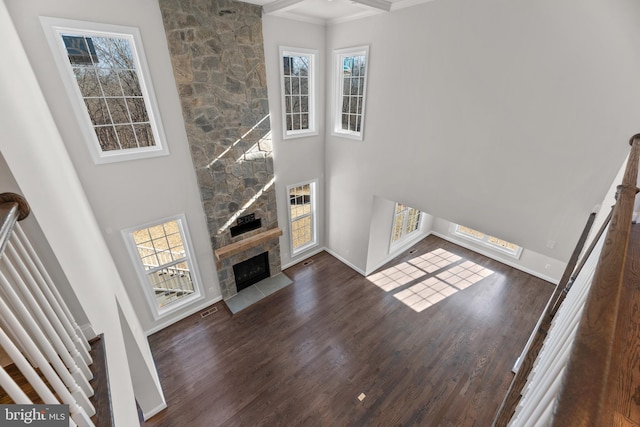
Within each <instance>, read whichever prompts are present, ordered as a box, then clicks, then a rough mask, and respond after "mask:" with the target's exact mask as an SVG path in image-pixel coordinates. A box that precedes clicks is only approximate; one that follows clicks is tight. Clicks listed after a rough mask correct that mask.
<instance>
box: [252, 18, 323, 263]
mask: <svg viewBox="0 0 640 427" xmlns="http://www.w3.org/2000/svg"><path fill="white" fill-rule="evenodd" d="M262 30H263V37H264V55H265V62H266V69H267V88H268V96H269V110H270V112H271V130H272V138H273V161H274V171H275V177H276V183H275V186H276V187H275V189H276V197H277V198H278V200H277V206H278V224H279V226H280V228H282V231H283V232H284V234H283V235H282V237H281V238H280V252H281V259H282V265H283V267H285V268H286V267H288V266H290V265H293V264H295V263H297V262H300V261H301V260H302V259H304V258H306V257H308V256H309V255H310V254H312V253H314V251H315V250H316V249H317V248H322V247H323V246H324V235H325V231H324V230H325V216H324V204H325V179H324V167H325V165H324V138H325V128H324V123H325V111H324V103H325V79H324V69H325V64H326V54H325V27H323V26H320V25H315V24H309V23H302V22H297V21H292V20H288V19H283V18H278V17H274V16H269V15H265V16H263V20H262ZM278 46H287V47H296V48H304V49H315V50H318V52H319V55H318V58H317V59H318V63H317V68H316V69H317V71H318V76H317V77H318V78H317V88H316V89H317V92H316V94H317V102H316V105H317V108H318V110H317V111H318V116H317V123H318V130H319V132H318V135H315V136H309V137H304V138H295V139H287V140H284V139H283V138H282V120H281V117H282V101H281V92H280V90H281V83H280V60H279V53H278ZM315 179H317V180H318V188H317V193H318V194H317V206H318V215H317V219H316V221H317V224H318V237H319V238H318V246H317V247H316V248H312V249H310V250H309V251H307V252H303V253H301V254H299V255H297V256H296V257H292V256H291V244H290V234H289V225H288V224H289V216H288V209H289V202H288V196H287V192H286V190H287V186H289V185H294V184H299V183H302V182H306V181H311V180H315Z"/></svg>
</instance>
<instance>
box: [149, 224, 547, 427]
mask: <svg viewBox="0 0 640 427" xmlns="http://www.w3.org/2000/svg"><path fill="white" fill-rule="evenodd" d="M415 249H416V250H417V251H416V252H415V253H413V254H409V253H408V252H407V253H405V254H403V255H401V256H400V257H398V258H396V260H394V261H393V262H392V263H390V264H389V265H387V266H385V267H384V268H383V269H381V271H386V272H389V271H392V272H394V273H393V275H394V276H395V277H398V278H401V276H402V274H401V273H399V272H397V271H396V270H397V269H396V270H388V268H389V267H391V266H394V265H397V266H399V267H400V268H404V267H407V266H415V265H422V267H423V268H421V269H420V270H421V271H415V270H413V268H412V269H411V270H407V271H411V272H412V273H411V274H413V276H411V279H412V280H410V281H408V279H407V278H406V277H405V278H404V279H405V280H400V279H398V282H397V284H396V285H393V286H389V284H388V283H386V284H385V281H378V285H376V284H374V283H373V282H372V281H371V280H369V279H367V278H365V277H362V276H361V275H359V274H358V273H356V272H355V271H353V270H352V269H350V268H349V267H347V266H346V265H344V264H342V263H341V262H339V261H338V260H337V259H335V258H334V257H332V256H331V255H329V254H327V253H324V252H323V253H320V254H318V255H316V256H314V257H312V258H311V260H312V261H313V262H312V263H311V264H309V265H307V266H305V265H303V264H298V265H296V266H294V267H291V268H289V269H287V270H285V274H287V275H288V276H289V277H290V278H291V279H292V280H293V284H291V285H289V286H288V287H286V288H284V289H282V290H281V291H278V292H277V293H275V294H273V295H271V296H269V297H267V298H266V299H264V300H262V301H261V302H259V303H257V304H256V305H254V306H252V307H250V308H248V309H246V310H244V311H242V312H240V313H238V314H236V315H234V316H231V315H230V313H229V312H228V311H227V310H226V309H225V307H224V304H223V303H218V304H216V306H217V307H218V311H217V312H216V313H213V314H211V315H209V316H208V317H206V318H201V317H200V315H199V314H195V315H193V316H191V317H189V318H187V319H185V320H183V321H180V322H178V323H176V324H174V325H172V326H170V327H169V328H166V329H164V330H162V331H160V332H158V333H156V334H154V335H152V336H151V337H150V338H149V339H150V343H151V348H152V351H153V355H154V358H155V361H156V365H157V368H158V371H159V375H160V380H161V383H162V386H163V389H164V393H165V397H166V399H167V404H168V408H167V409H165V410H164V411H162V412H160V413H159V414H157V415H156V416H154V417H152V418H151V419H150V420H148V421H147V422H146V423H143V425H144V426H175V427H183V426H190V427H209V426H332V427H333V426H395V425H405V426H409V425H415V426H455V427H460V426H476V427H486V426H489V425H490V424H491V421H492V418H493V416H494V415H495V412H496V410H497V409H498V406H499V404H500V402H501V401H502V398H503V397H504V395H505V393H506V390H507V388H508V386H509V383H510V381H511V379H512V374H511V372H510V369H511V367H512V366H513V363H514V362H515V360H516V358H517V357H518V355H519V353H520V352H521V351H522V348H523V347H524V344H525V342H526V340H527V339H528V337H529V335H530V333H531V330H532V329H533V327H534V326H535V322H536V320H537V318H538V317H539V315H540V313H541V311H542V310H543V308H544V305H545V303H546V301H547V299H548V298H549V296H550V295H551V293H552V290H553V286H552V285H551V284H550V283H548V282H545V281H543V280H540V279H538V278H535V277H533V276H530V275H528V274H525V273H523V272H520V271H518V270H515V269H512V268H510V267H507V266H505V265H503V264H500V263H498V262H496V261H493V260H491V259H488V258H486V257H483V256H481V255H478V254H476V253H474V252H471V251H468V250H466V249H464V248H461V247H459V246H456V245H453V244H451V243H449V242H446V241H444V240H442V239H439V238H437V237H434V236H430V237H428V238H426V239H425V240H423V241H422V242H420V243H419V244H417V245H416V246H415ZM438 250H440V251H442V250H444V251H447V253H449V254H454V255H455V257H460V258H459V259H458V258H450V259H452V260H453V259H455V261H454V262H453V263H449V264H447V263H446V262H445V263H441V266H437V267H433V266H432V267H429V266H426V267H425V265H426V264H421V262H422V260H423V259H422V258H420V257H421V256H423V257H424V258H428V254H432V253H433V252H434V251H438ZM464 263H467V264H466V265H467V266H470V265H471V266H478V267H477V268H480V267H481V268H484V269H488V270H489V271H490V272H491V274H488V275H486V276H487V277H484V278H481V280H479V281H477V283H474V284H473V285H466V286H462V285H461V286H460V288H463V287H465V289H461V290H459V291H457V292H455V293H454V291H455V289H454V291H450V292H448V293H451V296H449V297H447V298H446V299H443V300H441V301H440V302H438V303H436V304H434V305H431V306H430V307H427V308H425V305H424V304H423V305H420V306H418V305H415V306H414V307H420V309H422V311H416V310H415V309H414V308H411V307H410V306H409V305H407V304H405V302H402V301H400V300H399V299H398V297H397V296H398V295H399V293H400V292H402V291H406V290H407V289H410V288H411V289H414V290H415V289H418V290H419V289H421V287H415V286H416V285H417V284H419V283H420V282H425V281H426V280H428V279H431V280H432V283H433V281H434V280H435V278H436V277H437V276H439V275H440V276H441V277H447V275H446V273H445V272H451V271H453V267H456V266H461V265H462V264H464ZM426 270H429V271H426ZM442 273H445V275H443V274H442ZM463 273H464V272H463ZM385 274H386V273H385ZM464 274H467V273H464ZM389 275H391V273H389ZM370 277H372V276H370ZM376 277H379V275H378V276H376ZM452 282H453V280H452ZM401 283H403V284H401ZM425 283H426V282H425ZM383 288H384V289H383ZM391 288H394V289H392V290H390V289H391ZM422 288H424V286H422ZM385 289H389V290H388V291H387V290H385ZM434 289H435V288H434ZM407 292H408V291H407ZM443 292H444V291H443ZM404 295H406V292H405V294H404ZM425 295H426V294H425ZM405 301H406V302H407V303H410V302H415V299H413V298H409V299H406V300H405ZM427 305H428V304H427ZM361 393H364V394H365V395H366V397H365V398H364V400H362V401H360V400H358V396H359V395H360V394H361Z"/></svg>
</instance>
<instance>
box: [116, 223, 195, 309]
mask: <svg viewBox="0 0 640 427" xmlns="http://www.w3.org/2000/svg"><path fill="white" fill-rule="evenodd" d="M124 234H125V239H126V241H127V244H128V247H129V250H130V252H131V255H132V257H133V258H134V263H135V265H136V269H137V271H138V274H139V276H140V278H141V281H142V283H143V288H144V291H145V294H146V296H147V299H148V300H149V303H150V305H151V308H152V312H153V314H154V317H155V318H156V319H157V318H160V317H162V316H163V315H165V314H167V313H168V312H171V311H173V310H175V309H177V308H179V307H182V306H183V305H184V304H186V303H188V302H192V301H194V300H197V299H199V298H200V296H201V294H200V287H199V284H198V283H199V280H198V279H197V278H198V274H197V270H196V268H195V260H194V259H193V258H192V253H193V249H192V248H191V243H190V241H189V240H188V234H187V233H186V224H185V218H184V216H179V217H175V218H171V219H168V220H166V221H163V222H161V223H158V224H153V225H149V226H144V227H141V228H137V227H136V228H134V229H131V230H126V231H125V232H124Z"/></svg>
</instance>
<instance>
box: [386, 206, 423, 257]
mask: <svg viewBox="0 0 640 427" xmlns="http://www.w3.org/2000/svg"><path fill="white" fill-rule="evenodd" d="M420 218H421V212H420V211H419V210H418V209H415V208H412V207H409V206H407V205H403V204H402V203H396V207H395V212H394V216H393V227H392V232H391V246H392V247H393V246H397V245H400V244H402V243H404V242H406V240H407V239H410V238H411V237H413V236H414V235H415V234H414V233H416V232H417V231H418V230H420Z"/></svg>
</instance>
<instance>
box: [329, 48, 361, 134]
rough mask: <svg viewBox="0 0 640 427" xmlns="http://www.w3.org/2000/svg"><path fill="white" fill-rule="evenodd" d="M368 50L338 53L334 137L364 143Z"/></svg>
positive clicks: (341, 50)
mask: <svg viewBox="0 0 640 427" xmlns="http://www.w3.org/2000/svg"><path fill="white" fill-rule="evenodd" d="M368 56H369V47H368V46H363V47H358V48H353V49H340V50H336V51H335V63H336V70H335V72H336V79H335V86H336V91H335V106H334V118H333V120H334V123H333V133H334V135H338V136H344V137H347V138H353V139H358V140H362V138H363V130H364V107H365V93H366V87H367V62H368Z"/></svg>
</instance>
